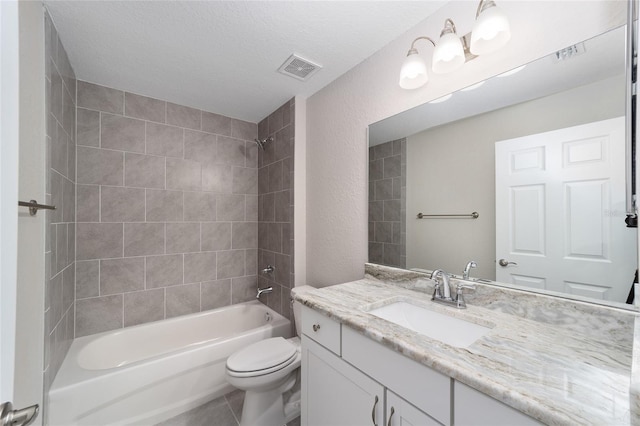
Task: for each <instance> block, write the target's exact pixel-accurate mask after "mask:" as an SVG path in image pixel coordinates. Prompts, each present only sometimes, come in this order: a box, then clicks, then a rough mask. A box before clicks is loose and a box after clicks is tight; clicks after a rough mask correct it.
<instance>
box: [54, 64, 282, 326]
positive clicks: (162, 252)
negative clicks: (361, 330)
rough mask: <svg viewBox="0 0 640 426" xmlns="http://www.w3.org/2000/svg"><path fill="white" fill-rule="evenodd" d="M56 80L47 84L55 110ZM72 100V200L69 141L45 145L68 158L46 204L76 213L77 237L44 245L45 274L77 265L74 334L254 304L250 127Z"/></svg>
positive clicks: (156, 106)
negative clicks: (57, 148)
mask: <svg viewBox="0 0 640 426" xmlns="http://www.w3.org/2000/svg"><path fill="white" fill-rule="evenodd" d="M53 65H55V64H53ZM51 73H52V75H53V70H52V72H51ZM64 81H65V80H64V79H63V78H62V77H61V78H60V82H59V83H56V85H55V87H54V85H53V84H50V86H51V88H52V89H54V90H57V88H58V87H59V88H60V89H61V94H60V96H58V95H57V94H56V99H58V98H59V101H60V102H63V99H64V96H63V94H62V89H64ZM51 97H53V95H52V96H51ZM78 100H79V105H78V106H79V108H77V117H78V120H77V124H76V132H77V137H78V142H79V145H80V146H79V147H78V153H77V171H76V174H77V176H78V183H79V184H80V185H78V186H77V189H76V191H77V199H73V200H72V199H71V198H68V199H66V198H65V197H64V196H63V192H64V187H65V182H64V180H65V179H67V177H68V176H67V175H71V174H72V173H73V171H74V170H75V168H73V169H72V168H71V166H70V165H71V163H75V162H76V161H75V160H72V158H74V159H75V150H74V156H73V157H72V156H70V155H69V147H70V146H71V145H70V143H73V140H72V139H71V138H69V137H66V138H64V139H63V140H64V142H59V141H58V140H56V141H55V142H54V141H53V139H52V138H51V137H50V140H51V141H50V142H49V146H50V147H53V146H60V147H66V150H67V153H66V155H64V154H57V155H59V157H57V158H56V160H55V165H56V166H55V167H56V168H57V169H60V170H57V169H56V170H57V171H54V172H53V173H52V174H53V175H55V176H54V177H53V178H52V179H51V187H52V196H53V197H52V200H53V201H56V202H59V203H60V205H64V204H65V203H66V204H67V205H74V203H75V204H76V208H75V210H74V211H73V213H74V214H75V215H76V218H77V221H78V223H77V224H76V226H77V232H76V229H74V228H73V227H67V228H66V229H63V228H60V230H58V227H57V226H56V225H52V226H51V229H53V234H52V235H51V236H50V238H49V240H50V245H51V246H52V250H51V253H50V255H49V258H50V263H51V264H52V267H51V269H52V271H53V273H56V272H57V269H58V268H59V267H62V266H63V265H64V264H65V263H68V262H69V257H70V256H72V254H73V253H75V258H77V259H78V262H77V266H76V270H75V290H74V291H75V299H74V300H75V306H76V315H75V316H70V315H68V314H67V316H66V318H67V321H69V320H71V321H72V324H75V330H76V336H78V337H79V336H82V335H87V334H92V333H97V332H101V331H105V330H107V329H115V328H120V327H128V326H131V325H137V324H142V323H145V322H149V321H156V320H159V319H163V318H169V317H173V316H176V315H184V314H188V313H192V312H198V311H201V310H206V309H214V308H216V307H220V306H225V305H228V304H230V303H232V302H233V303H237V302H238V301H246V300H252V299H253V298H255V292H256V285H257V277H256V273H257V268H258V254H259V251H258V240H259V236H258V223H257V220H258V210H259V209H258V204H259V196H258V194H259V187H260V182H259V173H258V164H259V162H260V152H259V150H258V147H257V145H256V144H255V142H254V139H255V138H256V137H257V131H258V126H257V124H254V123H247V122H244V121H241V120H236V119H232V118H230V117H224V116H221V115H217V114H214V113H210V112H206V111H200V110H197V109H194V108H190V107H187V106H183V105H177V104H173V103H170V102H165V101H163V100H159V99H154V98H150V97H146V96H141V95H138V94H132V93H129V92H124V91H120V90H115V89H112V88H108V87H102V86H98V85H95V84H91V83H85V82H79V83H78ZM52 102H53V101H52V100H51V99H50V101H49V103H52ZM56 108H57V109H56V113H58V114H60V116H61V120H62V121H64V116H65V112H64V108H63V107H60V108H58V107H56ZM52 116H53V114H52ZM56 123H57V122H56ZM58 127H59V128H60V131H61V132H63V133H64V132H65V129H64V123H63V122H60V126H58V125H57V124H56V126H52V128H53V129H55V132H56V135H55V136H56V137H57V132H58V130H59V129H58ZM63 136H64V135H63ZM60 151H62V149H61V150H60ZM56 152H57V151H56ZM267 176H268V175H267ZM67 187H68V188H70V187H69V186H68V185H67ZM57 188H62V190H61V191H60V197H59V199H56V198H55V197H56V196H57V195H56V194H57V193H58V191H57ZM76 191H74V192H76ZM69 192H70V191H68V190H67V193H69ZM63 210H64V209H63ZM55 215H59V219H58V216H55ZM67 216H69V213H68V212H67V213H64V214H63V213H62V212H58V211H56V212H52V214H51V216H50V217H51V218H52V220H56V221H60V220H62V219H63V218H67ZM50 223H57V222H50ZM65 233H66V236H65ZM69 240H71V241H74V242H75V245H77V253H76V246H75V245H74V244H71V245H70V244H69ZM64 241H66V242H67V243H66V244H64V243H63V242H64ZM72 258H73V257H72ZM65 259H66V260H65ZM73 276H74V275H73V274H70V273H66V274H63V275H62V276H61V278H60V279H59V280H56V281H55V283H54V285H50V286H48V287H47V288H50V290H51V293H52V296H51V297H50V299H52V300H53V299H55V300H56V302H55V304H54V305H55V315H50V317H51V318H58V317H60V318H62V317H63V316H64V313H62V311H63V308H62V305H63V304H65V303H67V302H68V299H69V285H68V281H69V280H70V279H72V277H73ZM62 277H64V278H65V279H66V280H65V279H62ZM65 283H67V285H66V286H65ZM283 297H284V296H283ZM265 301H266V300H265ZM50 309H51V313H53V308H50ZM52 321H53V320H52ZM52 321H50V322H52Z"/></svg>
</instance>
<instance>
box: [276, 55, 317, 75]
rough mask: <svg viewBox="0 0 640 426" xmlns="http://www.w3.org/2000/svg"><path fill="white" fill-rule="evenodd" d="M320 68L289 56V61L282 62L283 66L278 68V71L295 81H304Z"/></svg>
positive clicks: (299, 58)
mask: <svg viewBox="0 0 640 426" xmlns="http://www.w3.org/2000/svg"><path fill="white" fill-rule="evenodd" d="M320 68H322V67H321V66H320V65H318V64H314V63H313V62H311V61H309V60H307V59H304V58H301V57H300V56H297V55H295V54H293V55H291V56H289V59H287V60H286V61H284V64H282V65H281V66H280V68H279V69H278V71H279V72H281V73H282V74H284V75H288V76H289V77H293V78H295V79H297V80H302V81H306V80H308V79H309V77H311V76H312V75H313V74H315V73H317V72H318V71H319V70H320Z"/></svg>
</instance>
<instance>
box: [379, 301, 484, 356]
mask: <svg viewBox="0 0 640 426" xmlns="http://www.w3.org/2000/svg"><path fill="white" fill-rule="evenodd" d="M369 313H370V314H371V315H374V316H376V317H378V318H382V319H385V320H387V321H389V322H392V323H394V324H397V325H400V326H402V327H405V328H408V329H410V330H413V331H415V332H416V333H420V334H423V335H425V336H427V337H430V338H432V339H435V340H439V341H441V342H442V343H446V344H448V345H451V346H455V347H457V348H466V347H468V346H470V345H471V344H472V343H473V342H475V341H476V340H478V339H479V338H481V337H482V336H484V335H485V334H487V333H488V332H489V331H490V330H491V328H489V327H485V326H483V325H478V324H474V323H472V322H469V321H465V320H463V319H460V318H454V317H450V316H449V315H445V314H441V313H439V312H435V311H431V310H429V309H426V308H422V307H420V306H416V305H412V304H411V303H407V302H395V303H391V304H389V305H386V306H383V307H381V308H376V309H372V310H370V311H369Z"/></svg>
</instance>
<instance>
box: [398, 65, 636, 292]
mask: <svg viewBox="0 0 640 426" xmlns="http://www.w3.org/2000/svg"><path fill="white" fill-rule="evenodd" d="M624 77H625V76H624V74H623V75H620V76H618V77H615V78H610V79H607V80H603V81H600V82H597V83H595V84H590V85H587V86H581V87H578V88H576V89H573V90H569V91H566V92H562V93H560V94H557V95H552V96H547V97H544V98H541V99H536V100H533V101H530V102H524V103H522V104H518V105H514V106H512V107H508V108H503V109H500V110H497V111H492V112H489V113H486V114H481V115H478V116H475V117H470V118H468V119H464V120H460V121H456V122H454V123H450V124H447V125H444V126H439V127H437V128H434V129H430V130H426V131H424V132H421V133H418V134H416V135H413V136H410V137H408V138H407V182H408V184H407V268H422V269H430V270H432V269H436V268H441V269H444V270H445V271H449V272H452V273H457V274H460V273H461V272H462V269H463V267H464V265H465V264H466V263H467V262H468V261H469V260H475V261H476V262H477V263H478V268H477V269H475V270H474V271H473V276H475V277H479V278H486V279H491V280H495V271H496V270H495V262H494V260H495V246H496V238H495V235H496V224H495V150H494V145H495V142H496V141H500V140H505V139H512V138H516V137H520V136H526V135H531V134H535V133H542V132H546V131H551V130H556V129H561V128H565V127H571V126H577V125H579V124H586V123H591V122H594V121H600V120H605V119H608V118H614V117H620V116H623V115H624V100H625V97H624V88H625V78H624ZM427 165H428V166H427ZM443 180H446V183H444V184H443V182H442V181H443ZM472 211H477V212H479V213H480V216H479V217H478V219H475V220H467V219H429V220H416V219H415V215H416V214H417V213H418V212H423V213H425V214H438V213H471V212H472Z"/></svg>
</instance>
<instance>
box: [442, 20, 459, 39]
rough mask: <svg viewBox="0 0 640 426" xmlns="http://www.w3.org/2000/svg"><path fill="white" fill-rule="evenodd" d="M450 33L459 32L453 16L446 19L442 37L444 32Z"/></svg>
mask: <svg viewBox="0 0 640 426" xmlns="http://www.w3.org/2000/svg"><path fill="white" fill-rule="evenodd" d="M448 33H453V34H458V31H457V30H456V24H454V23H453V20H452V19H451V18H447V19H445V20H444V28H443V29H442V32H441V33H440V37H442V35H443V34H448Z"/></svg>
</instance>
